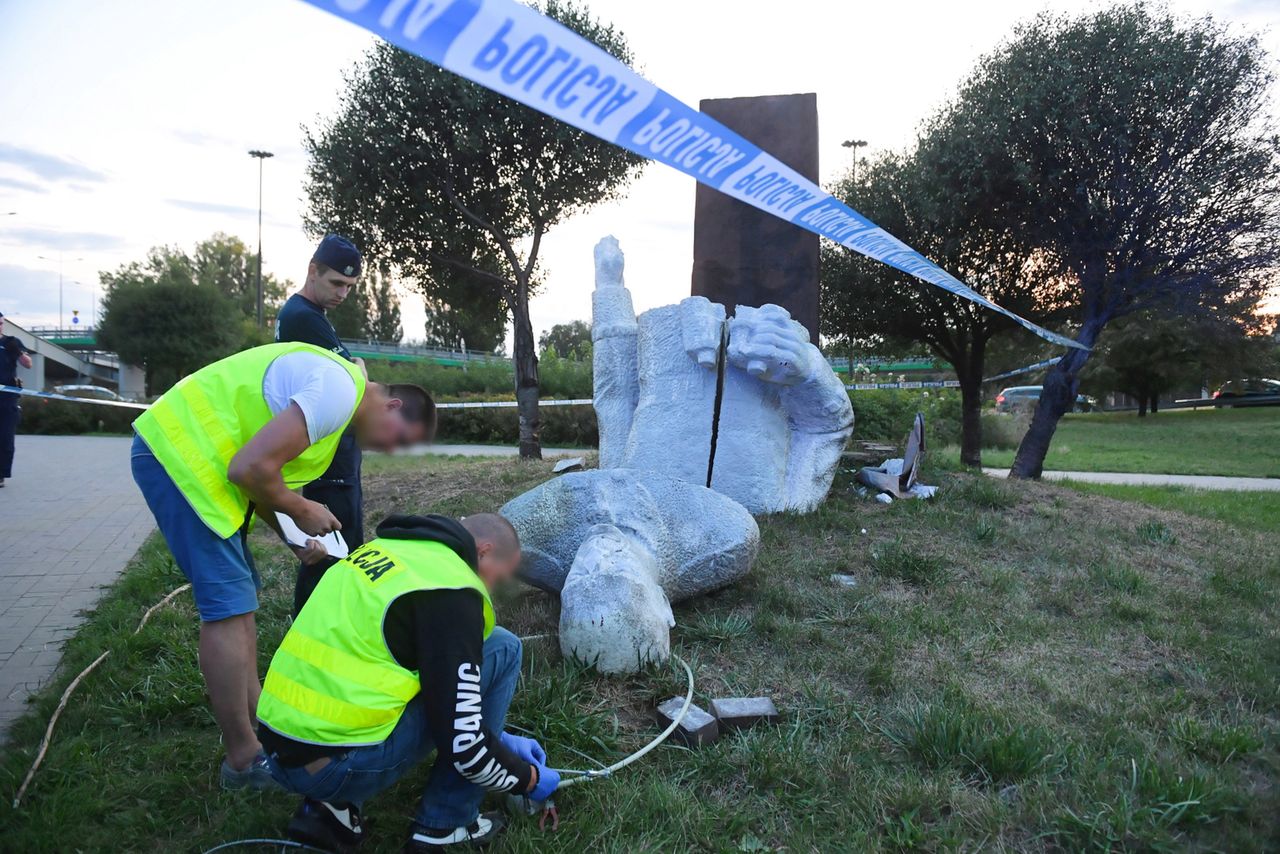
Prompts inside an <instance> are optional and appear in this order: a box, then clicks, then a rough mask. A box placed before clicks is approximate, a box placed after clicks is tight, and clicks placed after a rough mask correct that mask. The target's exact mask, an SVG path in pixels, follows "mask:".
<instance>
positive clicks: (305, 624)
mask: <svg viewBox="0 0 1280 854" xmlns="http://www.w3.org/2000/svg"><path fill="white" fill-rule="evenodd" d="M519 563H520V539H519V537H518V536H517V535H516V531H515V529H514V528H513V527H511V523H510V522H508V521H507V520H506V519H504V518H502V517H501V516H499V515H497V514H495V513H481V514H477V515H475V516H468V517H466V518H464V519H462V520H460V521H459V520H454V519H450V518H447V517H444V516H391V517H389V518H387V519H386V520H385V521H383V522H382V524H381V525H379V526H378V530H377V539H374V540H372V541H371V542H369V543H368V544H366V545H365V546H363V547H361V548H359V549H356V550H355V551H354V552H352V553H351V555H350V556H348V557H347V558H346V559H345V560H342V561H339V562H338V563H336V564H334V565H333V566H332V567H330V569H329V570H328V571H327V572H326V573H325V574H324V576H323V577H322V578H321V579H320V583H319V584H318V585H317V587H316V589H315V591H314V592H313V593H312V594H311V597H310V598H309V599H308V600H307V603H306V604H305V605H303V607H302V611H301V613H299V615H298V618H297V620H295V621H294V623H293V625H292V627H290V629H289V632H288V634H286V635H285V637H284V640H283V641H282V642H281V643H280V649H279V650H277V651H276V654H275V657H274V658H273V659H272V660H271V669H270V670H268V671H267V679H266V683H265V684H264V685H263V688H262V699H261V701H260V702H259V704H258V720H259V724H260V725H259V728H258V735H259V738H261V740H262V746H263V749H264V750H265V751H266V753H267V757H268V758H267V762H268V767H269V768H270V769H271V773H272V775H273V776H274V777H275V779H276V781H277V782H279V783H280V785H282V786H283V787H284V788H285V789H287V790H289V791H292V792H296V793H297V794H300V795H303V801H302V804H301V805H300V806H299V808H298V811H297V812H296V813H295V814H294V817H293V820H292V821H291V822H290V823H289V835H290V836H291V837H292V838H293V839H295V840H297V841H299V842H303V843H305V844H308V845H312V846H315V847H318V848H322V849H324V850H326V851H347V850H350V849H353V848H354V847H355V846H357V845H358V844H360V843H361V842H362V841H363V840H364V828H363V826H362V824H361V819H360V808H361V805H362V804H363V803H364V802H365V801H366V800H367V799H368V798H370V797H372V796H373V795H375V794H377V793H378V792H381V791H382V790H384V789H386V788H388V787H389V786H391V785H392V784H394V783H395V782H396V781H397V780H399V779H400V778H401V777H403V776H404V775H405V774H407V773H408V772H409V771H410V770H411V769H412V768H413V766H414V765H416V764H418V763H420V762H422V761H423V760H424V759H426V757H427V756H428V755H429V754H430V753H431V751H432V750H433V749H434V750H436V752H437V755H436V761H435V764H434V765H433V766H432V768H431V773H430V776H429V777H428V778H427V784H426V788H425V790H424V792H423V795H422V801H421V803H420V804H419V806H418V811H417V814H416V815H415V817H414V822H413V826H412V828H411V830H410V834H409V839H408V841H407V842H406V844H405V846H404V849H403V850H405V851H408V852H429V851H437V850H439V849H441V848H445V847H450V846H458V845H465V846H470V847H474V846H479V845H483V844H486V843H487V842H489V841H491V840H492V839H493V837H494V836H495V835H497V833H498V832H499V831H500V830H501V829H502V818H501V815H500V814H499V813H486V814H484V815H480V812H479V807H480V801H481V799H482V798H483V796H484V792H485V790H489V791H494V792H516V793H522V794H527V795H529V797H531V798H532V799H534V800H546V798H548V797H549V796H550V795H551V793H552V792H554V791H555V789H556V787H557V786H558V785H559V784H560V775H559V774H558V773H557V772H556V771H555V770H553V769H551V768H549V767H547V764H546V761H547V756H546V753H545V752H544V751H543V749H542V747H541V746H539V744H538V743H537V742H536V741H534V740H533V739H529V738H522V737H520V736H516V735H511V734H510V733H506V732H503V729H502V727H503V722H504V720H505V718H506V714H507V706H508V705H510V703H511V697H512V695H513V694H514V693H515V689H516V682H517V680H518V679H519V676H520V641H519V639H517V638H516V637H515V636H514V635H512V634H511V633H510V632H508V631H506V630H505V629H502V628H500V627H495V624H494V623H495V620H494V613H493V603H492V602H491V600H490V598H489V594H490V590H491V589H492V588H494V587H495V586H496V585H498V584H499V583H501V582H503V581H506V580H507V579H509V578H510V577H511V576H512V575H513V574H514V573H515V571H516V567H517V566H518V565H519ZM335 614H341V615H342V619H340V620H335V619H334V615H335Z"/></svg>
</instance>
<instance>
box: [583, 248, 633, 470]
mask: <svg viewBox="0 0 1280 854" xmlns="http://www.w3.org/2000/svg"><path fill="white" fill-rule="evenodd" d="M595 257H596V289H595V291H594V292H593V293H592V295H591V345H592V372H593V378H594V379H593V384H594V389H593V395H594V397H595V410H596V422H597V424H598V425H599V432H600V468H617V467H618V466H620V465H621V464H622V459H623V455H624V453H625V451H626V447H627V438H628V437H629V436H630V435H631V422H632V420H633V419H634V418H635V411H636V402H637V400H638V399H639V396H640V372H639V367H638V364H637V357H638V353H637V349H636V335H637V331H638V328H637V324H636V313H635V309H634V308H633V307H632V304H631V292H630V291H628V290H627V288H626V286H625V285H624V284H623V280H622V268H623V257H622V250H621V249H620V248H619V247H618V241H617V240H615V239H614V238H612V237H606V238H604V239H603V240H601V241H600V242H599V243H598V244H596V250H595Z"/></svg>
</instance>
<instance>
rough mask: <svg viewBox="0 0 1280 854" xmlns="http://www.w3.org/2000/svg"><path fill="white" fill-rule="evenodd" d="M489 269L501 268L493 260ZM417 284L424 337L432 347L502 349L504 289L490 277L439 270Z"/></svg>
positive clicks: (459, 271) (505, 329) (505, 313)
mask: <svg viewBox="0 0 1280 854" xmlns="http://www.w3.org/2000/svg"><path fill="white" fill-rule="evenodd" d="M489 269H490V270H501V269H502V268H501V264H500V263H498V262H496V261H495V262H493V263H492V265H491V266H490V267H489ZM421 281H425V284H419V286H418V291H419V293H421V294H422V301H423V305H424V307H425V308H426V310H427V319H426V326H425V328H424V329H423V332H424V333H425V336H426V338H425V340H426V342H427V343H428V344H430V345H432V346H435V347H446V348H453V347H461V348H463V349H466V350H483V351H484V352H486V353H497V352H501V350H502V345H503V342H504V340H505V339H506V337H507V316H508V314H509V313H510V312H509V311H508V310H507V302H506V296H505V294H504V289H503V288H502V287H500V286H499V285H498V284H497V283H496V282H495V281H494V280H493V279H492V278H491V277H487V276H478V275H475V274H473V273H471V272H470V271H468V270H457V271H441V272H438V273H437V274H436V275H435V276H434V277H428V278H426V279H425V280H420V282H421Z"/></svg>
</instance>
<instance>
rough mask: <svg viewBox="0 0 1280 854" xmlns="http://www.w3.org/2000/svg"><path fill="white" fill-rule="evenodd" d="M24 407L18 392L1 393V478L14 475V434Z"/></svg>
mask: <svg viewBox="0 0 1280 854" xmlns="http://www.w3.org/2000/svg"><path fill="white" fill-rule="evenodd" d="M21 415H22V408H21V407H20V406H18V396H17V395H16V394H0V478H5V477H13V442H14V439H13V436H14V434H15V433H17V432H18V419H19V417H20V416H21Z"/></svg>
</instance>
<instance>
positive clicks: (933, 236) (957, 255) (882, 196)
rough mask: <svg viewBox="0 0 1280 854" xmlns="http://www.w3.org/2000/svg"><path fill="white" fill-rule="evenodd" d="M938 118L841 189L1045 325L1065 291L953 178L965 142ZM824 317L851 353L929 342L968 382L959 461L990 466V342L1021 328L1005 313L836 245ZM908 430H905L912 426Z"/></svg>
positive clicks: (972, 190)
mask: <svg viewBox="0 0 1280 854" xmlns="http://www.w3.org/2000/svg"><path fill="white" fill-rule="evenodd" d="M950 133H951V127H950V125H949V124H948V123H947V122H945V121H942V120H938V121H935V122H933V123H932V124H931V125H930V126H929V127H928V129H927V130H926V131H925V133H924V135H923V136H922V137H921V139H920V140H918V142H917V144H916V146H914V147H913V149H912V150H911V151H910V152H908V153H905V154H893V153H890V154H886V155H883V156H881V157H879V158H877V159H875V160H873V161H871V162H870V163H867V162H866V161H864V163H863V166H862V169H861V170H859V172H858V173H857V177H856V180H855V178H854V176H853V175H849V176H846V177H845V178H844V179H842V180H841V181H839V182H837V184H836V186H835V187H834V188H833V189H834V193H835V195H837V196H839V197H840V198H842V199H844V200H845V201H847V202H848V203H849V204H850V205H851V206H852V207H854V208H855V209H856V210H860V211H862V212H863V213H865V214H866V215H867V216H869V217H870V218H871V219H872V220H874V221H875V222H876V223H877V224H879V225H880V226H881V227H883V228H885V229H886V230H888V231H889V232H890V233H891V234H894V235H896V236H898V237H899V238H901V239H902V240H904V241H906V242H907V243H908V244H910V245H912V246H914V247H916V248H917V249H919V250H920V251H921V252H923V253H924V254H926V255H928V256H929V257H931V258H932V259H933V260H934V261H935V262H937V263H939V264H941V265H942V266H943V267H945V268H946V269H948V270H949V271H951V272H952V273H953V274H955V275H957V276H959V277H960V278H962V279H964V280H965V281H966V282H968V283H969V284H970V285H972V286H973V287H975V288H977V289H978V290H979V291H981V292H982V293H984V294H986V295H987V296H989V297H991V298H992V299H994V300H995V301H996V302H998V303H1000V304H1002V305H1004V306H1005V307H1006V308H1009V309H1010V310H1012V311H1014V312H1017V313H1018V314H1021V315H1023V316H1024V317H1030V318H1032V319H1035V320H1037V321H1038V322H1046V321H1047V320H1048V319H1050V318H1051V317H1052V316H1054V314H1055V313H1056V312H1059V311H1060V310H1061V309H1062V307H1063V303H1062V293H1061V288H1059V287H1056V286H1055V283H1054V282H1053V281H1052V280H1051V278H1050V276H1049V275H1048V272H1049V271H1048V269H1047V267H1046V265H1045V264H1044V261H1043V259H1042V258H1040V257H1039V254H1038V253H1037V251H1036V249H1035V247H1034V246H1032V245H1030V244H1029V243H1028V242H1027V241H1026V240H1025V239H1024V238H1023V236H1022V234H1021V233H1020V232H1017V231H1014V230H1010V229H1002V228H999V227H997V226H993V225H992V224H991V223H990V222H989V221H987V220H985V219H984V217H983V212H982V210H981V209H980V206H979V205H977V204H976V203H973V202H972V197H973V196H975V195H976V194H977V193H978V191H979V188H976V187H973V186H970V185H966V184H963V183H955V182H950V181H948V180H947V179H948V177H949V175H948V173H949V171H950V170H951V169H952V168H953V167H952V161H954V160H955V159H956V158H958V157H963V156H965V155H964V152H963V150H961V151H956V149H957V148H960V149H963V148H964V147H965V146H966V145H967V142H966V140H964V139H956V138H953V137H951V136H950ZM822 285H823V287H822V300H823V324H824V327H825V330H826V333H827V334H828V336H829V337H831V338H832V339H833V340H835V341H837V342H839V343H840V344H842V345H843V346H847V347H849V348H850V350H858V351H862V352H877V351H878V352H883V353H885V354H897V355H901V354H903V353H907V352H917V351H919V349H920V348H921V347H924V348H925V349H927V350H928V351H929V352H931V353H933V354H935V355H937V356H939V357H941V358H942V359H944V360H946V361H947V362H949V363H951V365H952V367H953V368H954V370H955V373H956V378H957V379H958V380H959V382H960V394H961V409H962V419H961V423H962V430H961V454H960V456H961V460H962V461H963V462H964V463H965V464H966V465H970V466H979V465H981V464H982V419H981V417H980V416H981V407H982V378H983V375H984V372H985V370H986V361H987V359H986V357H987V350H988V346H989V344H990V342H991V340H992V339H993V338H994V337H995V336H997V335H1000V334H1002V333H1007V332H1009V331H1011V330H1017V329H1020V327H1018V326H1016V325H1015V324H1014V323H1013V322H1012V321H1010V320H1008V319H1006V318H1005V317H1003V316H1002V315H999V314H996V313H994V312H991V311H987V310H985V309H982V308H979V307H978V306H975V305H974V304H973V303H971V302H968V301H967V300H962V299H960V298H958V297H955V296H952V295H951V294H948V293H946V292H945V291H942V290H939V289H937V288H931V287H928V286H925V285H922V284H921V283H920V282H919V281H917V280H916V279H913V278H911V277H910V276H907V275H905V274H903V273H901V272H899V271H897V270H894V269H893V268H891V267H889V266H887V265H884V264H880V263H878V262H876V261H872V260H871V259H869V258H866V257H864V256H861V255H856V254H854V253H851V252H848V251H846V250H844V249H842V248H840V247H837V246H834V245H831V244H828V245H826V246H825V247H824V253H823V259H822ZM903 429H904V430H905V429H906V427H905V426H904V428H903Z"/></svg>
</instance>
